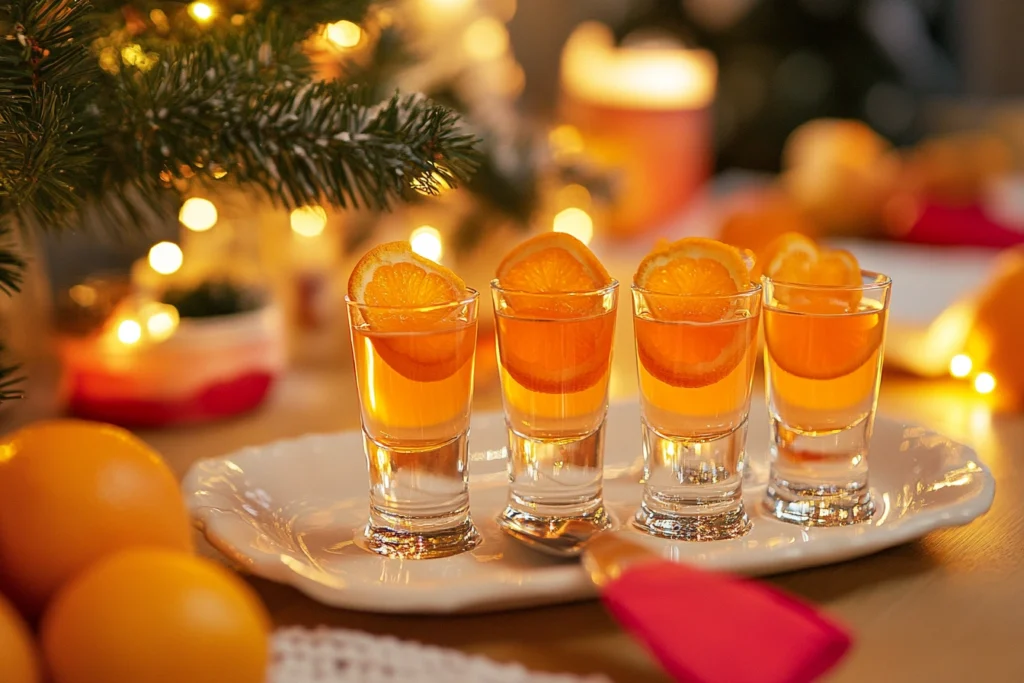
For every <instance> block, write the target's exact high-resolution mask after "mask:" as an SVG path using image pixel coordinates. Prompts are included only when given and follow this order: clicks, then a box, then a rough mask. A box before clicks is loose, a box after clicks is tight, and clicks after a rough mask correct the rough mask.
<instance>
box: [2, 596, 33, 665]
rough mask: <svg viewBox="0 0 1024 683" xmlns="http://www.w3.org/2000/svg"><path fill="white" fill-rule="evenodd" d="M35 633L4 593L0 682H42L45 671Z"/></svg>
mask: <svg viewBox="0 0 1024 683" xmlns="http://www.w3.org/2000/svg"><path fill="white" fill-rule="evenodd" d="M40 668H41V667H40V666H39V656H38V653H37V652H36V646H35V643H34V642H32V632H31V631H30V630H29V628H28V624H26V623H25V620H24V619H22V618H21V615H20V614H18V611H17V610H15V609H14V605H12V604H11V603H9V602H7V600H5V599H4V597H3V596H2V595H0V681H3V682H4V683H39V681H41V680H42V672H41V671H40Z"/></svg>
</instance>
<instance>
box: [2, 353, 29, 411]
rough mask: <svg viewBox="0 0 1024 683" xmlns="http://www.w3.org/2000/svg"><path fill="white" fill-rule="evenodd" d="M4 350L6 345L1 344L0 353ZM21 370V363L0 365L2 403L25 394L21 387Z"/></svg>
mask: <svg viewBox="0 0 1024 683" xmlns="http://www.w3.org/2000/svg"><path fill="white" fill-rule="evenodd" d="M3 351H4V347H3V346H2V345H0V354H2V353H3ZM20 370H21V366H20V365H5V366H0V403H4V402H5V401H14V400H16V399H19V398H21V397H22V396H24V392H23V391H22V390H21V389H20V388H19V387H20V385H21V382H22V377H21V376H20V375H19V374H18V373H19V371H20Z"/></svg>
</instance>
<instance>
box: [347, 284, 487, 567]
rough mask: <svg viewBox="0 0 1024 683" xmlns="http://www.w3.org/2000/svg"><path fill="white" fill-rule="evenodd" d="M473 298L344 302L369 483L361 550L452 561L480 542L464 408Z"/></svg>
mask: <svg viewBox="0 0 1024 683" xmlns="http://www.w3.org/2000/svg"><path fill="white" fill-rule="evenodd" d="M478 298H479V296H478V293H477V292H475V291H472V290H470V292H469V296H467V298H466V299H464V300H463V301H458V302H455V303H451V304H444V305H440V306H431V307H426V308H380V307H374V306H367V305H365V304H361V303H357V302H355V301H351V300H347V301H346V303H347V305H348V315H349V326H350V330H351V335H352V355H353V358H354V360H355V369H356V386H357V388H358V393H359V407H360V417H361V421H362V428H363V446H364V450H365V452H366V460H367V464H368V467H369V476H370V519H369V523H368V525H367V526H366V530H365V539H364V540H365V547H367V548H368V549H369V550H372V551H373V552H376V553H379V554H382V555H388V556H391V557H401V558H432V557H445V556H448V555H454V554H456V553H460V552H463V551H465V550H469V549H470V548H473V547H474V546H476V545H477V544H478V543H479V542H480V536H479V534H478V533H477V531H476V529H475V528H474V526H473V522H472V520H471V519H470V514H469V491H468V469H467V464H468V451H467V437H468V434H469V413H470V402H471V400H472V396H473V367H474V362H473V360H474V355H475V353H476V336H477V309H478Z"/></svg>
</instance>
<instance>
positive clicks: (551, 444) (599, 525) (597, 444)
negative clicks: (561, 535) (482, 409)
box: [491, 280, 618, 533]
mask: <svg viewBox="0 0 1024 683" xmlns="http://www.w3.org/2000/svg"><path fill="white" fill-rule="evenodd" d="M491 294H492V296H493V299H494V317H495V323H496V328H497V341H498V365H499V368H500V373H501V389H502V392H501V393H502V404H503V406H504V410H505V422H506V425H507V427H508V468H509V469H508V474H509V494H508V504H507V506H506V508H505V510H504V511H503V512H502V513H501V514H500V515H499V517H498V524H499V525H500V526H503V527H505V528H509V529H516V530H519V531H526V532H529V533H542V532H544V531H545V530H549V529H551V528H553V527H554V526H557V525H559V524H562V523H564V522H566V521H570V520H571V521H574V522H576V523H577V528H579V525H580V524H589V525H591V526H592V527H593V529H594V530H595V531H596V530H601V529H606V528H608V527H609V526H611V523H612V522H611V519H610V518H609V515H608V513H607V511H606V510H605V506H604V500H603V497H602V483H603V468H604V425H605V417H606V415H607V412H608V376H609V370H610V367H611V357H612V340H613V337H614V331H615V310H616V302H617V298H618V297H617V295H618V283H617V282H613V283H612V284H610V285H608V286H606V287H603V288H600V289H595V290H592V291H582V292H571V293H557V294H531V293H525V292H517V291H509V290H506V289H502V287H501V286H500V285H499V284H498V282H497V280H495V281H493V282H492V283H491Z"/></svg>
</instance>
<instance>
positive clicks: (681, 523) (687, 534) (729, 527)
mask: <svg viewBox="0 0 1024 683" xmlns="http://www.w3.org/2000/svg"><path fill="white" fill-rule="evenodd" d="M633 526H635V527H636V528H637V529H640V530H641V531H643V532H645V533H648V534H650V535H652V536H659V537H661V538H671V539H674V540H679V541H722V540H725V539H729V538H738V537H739V536H743V535H744V534H746V533H747V532H748V531H750V528H751V524H750V519H749V518H748V517H747V513H746V510H744V509H743V503H740V504H739V506H738V507H737V508H736V509H734V510H731V511H729V512H724V513H721V514H717V515H699V514H698V515H673V514H666V513H665V512H663V511H656V510H652V509H651V508H649V507H647V503H641V504H640V509H639V510H637V511H636V515H634V517H633Z"/></svg>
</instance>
